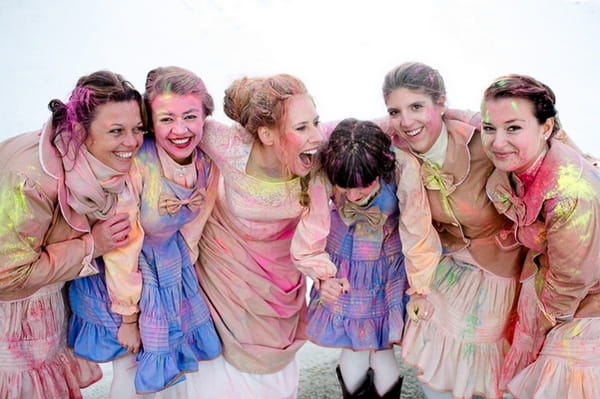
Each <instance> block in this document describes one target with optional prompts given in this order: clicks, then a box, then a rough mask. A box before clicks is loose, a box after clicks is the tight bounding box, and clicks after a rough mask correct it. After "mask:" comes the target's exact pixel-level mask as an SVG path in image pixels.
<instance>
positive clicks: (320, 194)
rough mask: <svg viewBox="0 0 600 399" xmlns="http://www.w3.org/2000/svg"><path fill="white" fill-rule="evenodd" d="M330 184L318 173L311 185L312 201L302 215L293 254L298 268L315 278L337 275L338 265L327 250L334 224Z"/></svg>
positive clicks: (292, 246)
mask: <svg viewBox="0 0 600 399" xmlns="http://www.w3.org/2000/svg"><path fill="white" fill-rule="evenodd" d="M330 187H331V186H330V184H329V183H328V181H327V180H326V178H325V177H323V176H321V175H317V176H315V177H313V178H312V180H311V181H310V184H309V189H308V194H309V197H310V204H309V206H308V207H306V208H305V209H304V210H303V212H302V215H301V218H300V222H299V223H298V225H297V227H296V231H295V232H294V237H293V238H292V244H291V248H290V253H291V256H292V261H293V262H294V264H295V265H296V267H297V268H298V269H299V270H300V271H301V272H302V273H304V274H306V275H307V276H309V277H310V278H311V279H313V280H325V279H327V278H332V277H335V274H336V271H337V270H336V267H335V265H334V264H333V262H331V259H330V257H329V254H328V253H327V252H325V247H326V245H327V236H328V235H329V229H330V223H331V214H330V212H331V210H330V205H329V198H330V197H331V195H330V193H331V188H330Z"/></svg>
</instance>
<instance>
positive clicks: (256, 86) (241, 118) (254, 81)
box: [223, 74, 307, 137]
mask: <svg viewBox="0 0 600 399" xmlns="http://www.w3.org/2000/svg"><path fill="white" fill-rule="evenodd" d="M306 93H307V91H306V87H305V86H304V83H302V81H301V80H300V79H298V78H296V77H294V76H291V75H286V74H280V75H274V76H270V77H267V78H246V77H245V78H242V79H238V80H235V81H234V82H233V83H232V84H231V85H230V86H229V88H227V90H225V98H224V100H223V108H224V110H225V114H226V115H227V116H228V117H230V118H231V119H233V120H234V121H236V122H238V123H239V124H240V125H242V126H243V127H244V128H245V129H246V131H248V132H249V133H250V134H252V135H254V136H255V137H258V128H259V127H261V126H265V127H269V128H273V127H276V128H278V129H280V128H281V125H282V123H283V121H284V119H285V115H286V102H287V100H288V99H289V98H290V97H292V96H294V95H297V94H306Z"/></svg>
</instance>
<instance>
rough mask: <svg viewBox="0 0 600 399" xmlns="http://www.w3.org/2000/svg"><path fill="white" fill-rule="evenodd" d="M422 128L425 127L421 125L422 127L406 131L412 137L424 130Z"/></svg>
mask: <svg viewBox="0 0 600 399" xmlns="http://www.w3.org/2000/svg"><path fill="white" fill-rule="evenodd" d="M422 129H423V128H422V127H420V128H418V129H415V130H410V131H408V132H407V131H405V132H404V133H406V135H407V136H410V137H412V136H416V135H417V134H419V133H421V130H422Z"/></svg>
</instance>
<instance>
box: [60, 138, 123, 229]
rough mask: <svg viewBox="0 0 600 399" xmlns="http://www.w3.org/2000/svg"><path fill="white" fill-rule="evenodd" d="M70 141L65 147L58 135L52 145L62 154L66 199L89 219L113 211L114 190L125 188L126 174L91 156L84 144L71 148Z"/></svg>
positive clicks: (115, 197)
mask: <svg viewBox="0 0 600 399" xmlns="http://www.w3.org/2000/svg"><path fill="white" fill-rule="evenodd" d="M72 143H73V141H71V142H70V143H69V145H68V148H65V147H66V145H65V143H64V142H63V140H62V138H61V135H58V136H56V138H55V140H54V145H55V146H56V148H57V149H58V150H59V151H60V153H61V154H64V156H63V157H62V163H63V167H64V171H65V188H66V192H67V203H68V204H69V206H70V207H71V208H72V209H73V210H74V211H75V212H77V213H78V214H80V215H86V216H87V217H88V218H89V219H92V220H106V219H108V218H109V217H110V216H111V215H112V214H113V212H114V209H115V207H116V205H117V199H118V194H119V193H121V191H123V189H124V188H125V178H126V174H123V173H121V172H117V171H116V170H114V169H112V168H111V167H109V166H107V165H105V164H104V163H102V162H101V161H99V160H98V159H97V158H96V157H94V156H93V155H92V154H90V152H89V151H88V150H87V148H86V147H85V144H82V145H80V146H79V148H78V149H75V148H74V147H75V146H74V145H73V144H72Z"/></svg>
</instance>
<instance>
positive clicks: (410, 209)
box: [396, 150, 442, 295]
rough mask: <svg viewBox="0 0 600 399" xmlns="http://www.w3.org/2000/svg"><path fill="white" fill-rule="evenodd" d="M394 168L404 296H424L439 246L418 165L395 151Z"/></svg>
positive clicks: (438, 252) (427, 289)
mask: <svg viewBox="0 0 600 399" xmlns="http://www.w3.org/2000/svg"><path fill="white" fill-rule="evenodd" d="M396 165H397V166H396V178H397V181H398V190H397V192H396V196H397V197H398V207H399V208H400V220H399V224H398V232H399V234H400V240H401V241H402V252H403V253H404V262H405V267H406V275H407V277H408V282H409V284H410V288H409V289H408V291H407V293H408V294H409V295H412V294H421V295H427V294H428V293H429V285H430V284H431V281H432V280H433V276H434V273H435V269H436V267H437V264H438V262H439V260H440V256H441V253H442V245H441V242H440V238H439V236H438V234H437V232H436V230H435V229H434V227H433V224H432V219H431V210H430V208H429V200H428V199H427V193H426V191H425V189H424V188H423V184H422V182H421V175H420V165H419V162H418V161H417V159H416V158H415V157H414V156H413V155H411V154H409V153H407V152H405V151H402V150H396Z"/></svg>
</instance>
